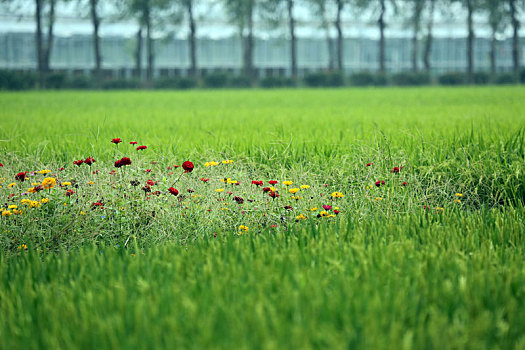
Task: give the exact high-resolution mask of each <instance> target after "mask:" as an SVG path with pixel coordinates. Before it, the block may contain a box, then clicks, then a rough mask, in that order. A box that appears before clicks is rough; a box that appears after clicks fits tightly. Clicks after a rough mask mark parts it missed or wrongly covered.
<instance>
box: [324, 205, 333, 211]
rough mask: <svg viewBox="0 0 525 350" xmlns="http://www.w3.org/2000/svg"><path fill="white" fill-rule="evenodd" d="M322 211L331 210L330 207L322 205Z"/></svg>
mask: <svg viewBox="0 0 525 350" xmlns="http://www.w3.org/2000/svg"><path fill="white" fill-rule="evenodd" d="M323 209H324V210H332V206H331V205H323Z"/></svg>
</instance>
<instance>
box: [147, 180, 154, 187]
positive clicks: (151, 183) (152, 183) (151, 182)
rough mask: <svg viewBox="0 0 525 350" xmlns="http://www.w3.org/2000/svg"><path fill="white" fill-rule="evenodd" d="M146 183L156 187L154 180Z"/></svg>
mask: <svg viewBox="0 0 525 350" xmlns="http://www.w3.org/2000/svg"><path fill="white" fill-rule="evenodd" d="M146 183H147V184H148V185H150V186H154V185H155V184H156V182H155V181H153V180H148V181H146Z"/></svg>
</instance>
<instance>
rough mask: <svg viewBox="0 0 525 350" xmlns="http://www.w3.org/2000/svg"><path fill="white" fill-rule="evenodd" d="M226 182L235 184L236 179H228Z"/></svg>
mask: <svg viewBox="0 0 525 350" xmlns="http://www.w3.org/2000/svg"><path fill="white" fill-rule="evenodd" d="M227 182H228V183H229V184H232V185H235V184H236V183H237V182H238V181H237V180H232V179H228V180H227Z"/></svg>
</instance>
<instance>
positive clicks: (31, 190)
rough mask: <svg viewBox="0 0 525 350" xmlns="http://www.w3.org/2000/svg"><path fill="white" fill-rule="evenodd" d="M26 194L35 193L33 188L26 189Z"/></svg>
mask: <svg viewBox="0 0 525 350" xmlns="http://www.w3.org/2000/svg"><path fill="white" fill-rule="evenodd" d="M27 192H29V193H36V190H35V188H34V187H31V188H28V189H27Z"/></svg>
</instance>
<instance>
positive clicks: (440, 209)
mask: <svg viewBox="0 0 525 350" xmlns="http://www.w3.org/2000/svg"><path fill="white" fill-rule="evenodd" d="M436 210H438V211H443V210H445V208H442V207H436Z"/></svg>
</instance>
